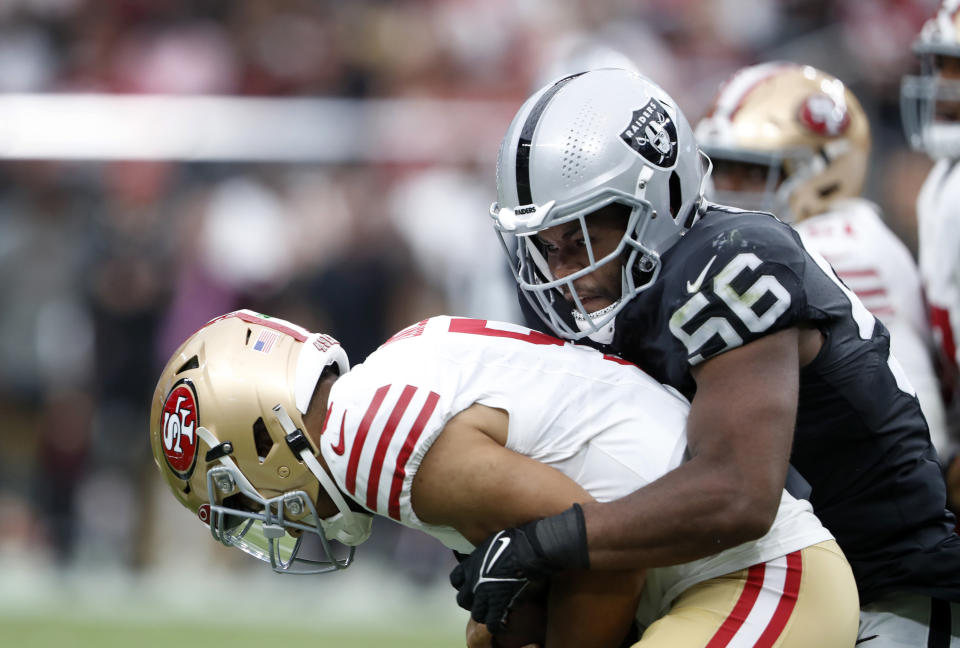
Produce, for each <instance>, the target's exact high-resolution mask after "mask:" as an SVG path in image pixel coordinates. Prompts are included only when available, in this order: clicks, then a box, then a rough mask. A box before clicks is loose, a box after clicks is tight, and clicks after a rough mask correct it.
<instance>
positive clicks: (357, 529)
mask: <svg viewBox="0 0 960 648" xmlns="http://www.w3.org/2000/svg"><path fill="white" fill-rule="evenodd" d="M273 412H274V415H275V416H276V417H277V421H279V422H280V425H281V426H282V427H283V430H284V432H286V433H287V434H290V433H292V432H295V431H296V430H297V426H296V425H294V424H293V420H292V419H291V418H290V415H289V414H287V411H286V410H285V409H284V408H283V406H282V405H275V406H274V408H273ZM300 458H301V459H302V460H303V463H304V464H305V465H306V466H307V468H309V469H310V472H312V473H313V476H314V477H316V478H317V481H319V482H320V485H321V486H322V487H323V489H324V490H325V491H326V492H327V495H329V496H330V499H331V500H333V503H334V504H335V505H336V506H337V509H338V510H339V511H340V512H339V513H337V514H336V515H332V516H330V517H328V518H325V519H322V520H320V526H321V528H323V532H324V534H325V535H326V536H327V539H328V540H336V541H338V542H342V543H343V544H345V545H348V546H351V547H355V546H357V545H359V544H363V543H364V542H366V540H367V538H369V537H370V531H371V527H372V525H373V516H372V515H370V514H369V513H358V512H357V511H353V510H351V509H350V507H349V506H348V505H347V502H346V500H345V499H344V498H343V494H342V493H341V492H340V489H339V488H337V485H336V484H335V483H334V482H333V479H331V478H330V475H329V474H327V471H326V470H324V469H323V466H321V465H320V462H319V461H317V458H316V457H315V456H314V455H313V453H312V452H310V450H309V449H308V448H304V449H303V450H301V451H300Z"/></svg>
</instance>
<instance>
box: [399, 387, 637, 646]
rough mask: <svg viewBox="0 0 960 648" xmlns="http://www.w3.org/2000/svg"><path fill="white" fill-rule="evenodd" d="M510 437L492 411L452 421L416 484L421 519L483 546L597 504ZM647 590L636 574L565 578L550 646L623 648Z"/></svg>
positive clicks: (557, 593)
mask: <svg viewBox="0 0 960 648" xmlns="http://www.w3.org/2000/svg"><path fill="white" fill-rule="evenodd" d="M506 430H507V415H506V414H505V413H504V412H502V411H500V410H494V409H491V408H487V407H482V406H473V407H471V408H468V409H467V410H465V411H464V412H461V413H460V414H459V415H457V416H456V417H454V418H453V419H451V421H450V422H449V423H448V424H447V425H446V427H445V428H444V431H443V433H442V434H441V435H440V436H439V437H438V439H437V440H436V441H435V442H434V444H433V445H432V446H431V448H430V450H429V451H428V452H427V454H426V456H425V457H424V459H423V461H422V463H421V465H420V468H419V469H418V470H417V474H416V476H415V478H414V481H413V487H412V490H411V498H412V504H413V509H414V511H415V512H416V514H417V516H418V517H419V518H420V519H421V520H423V521H424V522H427V523H430V524H438V525H447V526H452V527H454V528H455V529H457V530H458V531H459V532H460V533H461V534H463V535H464V536H465V537H466V538H467V539H468V540H470V541H471V542H472V543H474V544H477V545H479V544H480V543H482V542H483V541H484V540H485V539H486V538H488V536H490V535H491V534H492V533H494V532H495V531H498V530H499V529H504V528H509V527H515V526H519V525H522V524H524V523H527V522H531V521H533V520H538V519H540V518H543V517H545V516H550V515H554V514H557V513H560V512H562V511H564V510H566V509H568V508H570V506H571V505H572V504H573V503H575V502H579V503H582V502H588V501H590V500H591V499H592V498H591V497H590V495H589V494H588V493H587V492H586V491H585V490H583V488H581V487H580V486H579V485H578V484H577V483H576V482H574V481H573V480H571V479H570V478H568V477H567V476H566V475H564V474H563V473H561V472H560V471H558V470H555V469H554V468H551V467H549V466H547V465H545V464H542V463H540V462H538V461H535V460H533V459H530V458H529V457H526V456H523V455H520V454H518V453H516V452H513V451H511V450H508V449H506V448H505V447H504V446H503V443H505V440H506ZM642 584H643V581H642V577H640V574H638V573H636V572H626V573H624V572H615V571H611V572H597V573H589V572H570V573H569V574H565V575H563V577H562V578H559V579H557V581H556V583H555V584H554V585H553V586H552V587H551V595H550V603H549V607H548V615H547V637H548V645H549V646H551V648H552V647H553V646H584V645H591V646H605V645H609V646H619V645H620V642H621V641H622V639H623V637H624V636H626V634H627V632H628V630H629V628H630V625H631V623H632V621H633V617H634V614H635V612H636V607H637V602H638V599H639V595H640V590H641V588H642ZM507 623H508V628H509V619H508V622H507Z"/></svg>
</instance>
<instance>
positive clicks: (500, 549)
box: [482, 538, 510, 574]
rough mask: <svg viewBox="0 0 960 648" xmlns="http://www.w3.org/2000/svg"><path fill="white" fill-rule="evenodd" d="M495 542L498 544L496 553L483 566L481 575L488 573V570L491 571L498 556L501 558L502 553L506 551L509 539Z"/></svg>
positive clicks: (499, 539) (500, 539)
mask: <svg viewBox="0 0 960 648" xmlns="http://www.w3.org/2000/svg"><path fill="white" fill-rule="evenodd" d="M497 542H498V543H499V544H498V546H497V552H496V553H495V554H493V556H492V557H491V558H490V560H488V561H487V563H486V564H485V565H484V566H483V572H482V573H483V574H489V573H490V570H492V569H493V566H494V565H495V564H496V563H497V561H498V560H499V559H500V556H502V555H503V552H504V551H506V549H507V547H509V546H510V538H497Z"/></svg>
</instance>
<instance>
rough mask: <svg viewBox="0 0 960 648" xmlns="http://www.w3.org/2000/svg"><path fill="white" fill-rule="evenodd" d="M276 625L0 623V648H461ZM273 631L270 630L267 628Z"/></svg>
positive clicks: (424, 638)
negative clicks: (285, 647) (290, 647)
mask: <svg viewBox="0 0 960 648" xmlns="http://www.w3.org/2000/svg"><path fill="white" fill-rule="evenodd" d="M280 625H282V620H281V619H276V618H273V619H266V618H265V619H264V620H263V627H259V628H256V627H249V626H245V627H242V628H238V627H230V626H226V627H214V626H213V625H181V626H177V625H172V624H156V625H154V624H144V623H124V622H122V621H83V620H77V619H63V618H43V617H36V618H27V619H22V618H21V619H16V618H9V617H0V646H17V648H54V647H57V648H160V647H161V646H162V647H164V648H166V647H174V646H175V647H177V648H213V647H215V646H229V648H267V647H269V646H283V645H303V646H310V647H311V648H326V647H330V648H333V647H336V648H383V647H384V646H390V647H391V648H449V647H451V646H462V645H464V639H463V635H462V633H453V632H452V631H450V630H449V629H448V628H443V629H442V630H436V631H431V630H430V629H429V628H424V631H423V633H422V634H412V633H411V632H410V631H409V629H405V630H404V631H403V632H402V633H395V634H393V633H390V632H389V631H387V630H386V629H385V628H384V627H383V626H381V627H378V628H377V629H375V630H364V629H362V628H357V629H356V630H351V629H344V628H338V629H337V630H336V631H334V632H324V631H322V630H320V629H318V630H317V631H309V630H282V629H279V626H280ZM271 626H276V627H271Z"/></svg>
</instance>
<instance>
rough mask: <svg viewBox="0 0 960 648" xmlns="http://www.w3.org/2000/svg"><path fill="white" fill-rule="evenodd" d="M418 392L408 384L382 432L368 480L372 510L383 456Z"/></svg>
mask: <svg viewBox="0 0 960 648" xmlns="http://www.w3.org/2000/svg"><path fill="white" fill-rule="evenodd" d="M416 392H417V388H416V387H414V386H412V385H407V386H406V387H404V388H403V392H402V393H401V394H400V400H398V401H397V404H396V405H394V407H393V411H392V412H390V418H389V419H387V424H386V426H384V428H383V432H382V433H381V434H380V441H379V442H378V443H377V449H376V451H375V452H374V453H373V464H372V465H371V466H370V479H369V480H368V481H367V508H368V509H370V510H371V511H376V510H377V490H378V489H379V487H380V473H381V472H382V471H383V458H384V456H386V454H387V446H389V445H390V441H391V439H393V433H394V432H396V431H397V424H398V423H399V422H400V419H401V418H403V413H404V412H406V411H407V405H409V404H410V400H411V399H412V398H413V395H414V394H415V393H416Z"/></svg>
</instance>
